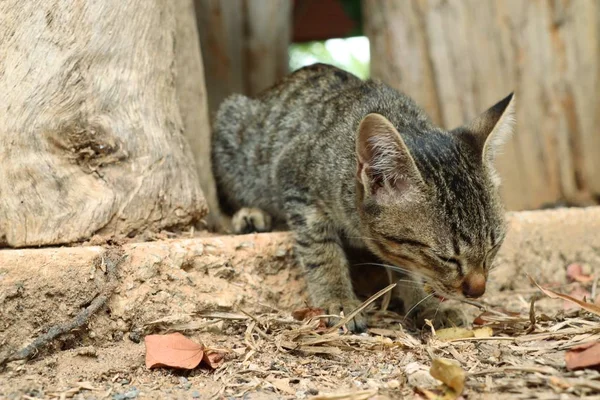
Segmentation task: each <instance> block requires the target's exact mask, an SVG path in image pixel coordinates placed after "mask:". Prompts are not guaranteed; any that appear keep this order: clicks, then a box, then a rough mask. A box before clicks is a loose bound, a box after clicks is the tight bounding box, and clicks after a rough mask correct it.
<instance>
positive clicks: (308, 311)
mask: <svg viewBox="0 0 600 400" xmlns="http://www.w3.org/2000/svg"><path fill="white" fill-rule="evenodd" d="M324 314H325V310H323V309H322V308H313V307H305V308H300V309H298V310H295V311H293V312H292V317H294V319H296V320H298V321H306V320H309V319H311V318H315V317H318V316H319V315H324ZM325 328H327V321H326V320H325V318H321V319H319V326H317V331H318V330H323V329H325Z"/></svg>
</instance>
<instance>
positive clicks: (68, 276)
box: [0, 207, 600, 354]
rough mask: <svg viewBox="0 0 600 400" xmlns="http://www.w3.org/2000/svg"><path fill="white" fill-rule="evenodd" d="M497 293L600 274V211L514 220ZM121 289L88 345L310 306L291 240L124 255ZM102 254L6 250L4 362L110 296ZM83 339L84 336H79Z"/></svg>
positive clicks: (1, 274) (93, 324)
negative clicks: (171, 322) (149, 330)
mask: <svg viewBox="0 0 600 400" xmlns="http://www.w3.org/2000/svg"><path fill="white" fill-rule="evenodd" d="M509 217H510V231H509V235H508V237H507V239H506V242H505V245H504V247H503V248H502V250H501V253H500V255H499V260H498V267H497V269H496V270H495V271H494V272H493V275H492V277H491V282H490V286H489V288H490V292H493V291H498V290H512V289H524V288H529V287H530V286H529V282H528V281H527V279H526V275H525V274H526V273H527V274H530V275H531V276H533V277H534V278H535V279H537V280H538V281H539V282H562V281H564V280H565V266H566V265H567V264H569V263H571V262H582V263H589V264H590V265H592V266H593V267H597V266H598V265H600V207H594V208H585V209H558V210H550V211H535V212H520V213H512V214H510V215H509ZM122 250H123V251H124V253H125V254H126V255H127V259H126V260H125V261H124V262H123V263H122V264H121V265H120V266H119V269H118V275H119V286H118V288H117V290H116V292H115V294H114V295H113V296H112V298H111V299H110V301H109V303H108V307H107V310H106V312H102V313H100V314H98V315H95V316H94V317H93V318H92V320H91V321H90V323H89V325H88V332H87V335H84V336H85V338H86V339H85V340H87V341H92V342H96V343H98V342H103V341H104V342H105V341H107V340H108V341H110V340H112V339H113V338H119V337H122V334H127V333H128V332H130V331H133V330H136V329H139V328H141V327H142V326H143V325H144V324H146V323H148V322H150V321H153V320H156V319H159V318H163V317H165V316H169V315H173V314H197V313H201V312H208V311H223V310H226V311H232V310H235V309H236V308H238V307H242V308H244V309H245V310H248V311H250V312H255V313H257V312H261V311H264V310H266V309H268V308H269V307H276V308H278V309H292V308H294V307H297V306H299V305H301V304H302V303H303V301H304V299H305V287H304V282H303V280H302V274H301V271H300V269H299V268H297V267H296V266H295V264H294V262H293V254H292V243H291V236H290V235H289V234H288V233H285V232H282V233H269V234H259V235H244V236H221V237H204V238H193V239H173V240H165V241H158V242H146V243H134V244H127V245H124V246H123V247H122ZM105 251H106V250H105V249H104V248H102V247H63V248H44V249H25V250H2V251H0V354H2V353H5V352H7V351H9V350H12V349H15V348H19V347H22V346H24V345H26V344H28V343H29V342H31V340H32V338H34V337H36V336H38V335H39V334H40V333H42V332H44V331H45V330H46V329H47V328H48V327H49V326H51V325H54V324H56V323H60V322H64V321H66V320H68V319H70V318H72V317H73V316H74V315H76V314H77V313H78V312H79V311H80V310H81V309H82V308H83V307H85V306H87V305H88V304H89V303H90V302H91V301H92V300H93V298H94V297H95V296H96V295H97V294H98V293H99V292H100V291H101V290H102V287H103V285H104V284H105V280H106V278H105V273H104V272H103V268H102V261H101V260H102V256H103V254H104V253H105ZM80 336H81V335H80Z"/></svg>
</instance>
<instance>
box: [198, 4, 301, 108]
mask: <svg viewBox="0 0 600 400" xmlns="http://www.w3.org/2000/svg"><path fill="white" fill-rule="evenodd" d="M195 4H196V12H197V18H198V28H199V31H200V42H201V45H202V55H203V58H204V63H205V64H204V65H205V77H206V89H207V92H208V98H209V109H210V111H211V113H214V112H215V111H216V110H217V108H218V107H219V104H221V102H222V101H223V100H224V99H225V98H226V97H227V96H229V95H230V94H232V93H243V94H248V95H254V94H256V93H258V92H260V91H261V90H263V89H266V88H267V87H269V86H271V85H272V84H273V83H275V82H276V81H277V80H279V79H280V78H281V77H282V76H284V75H286V74H287V73H288V47H289V44H290V40H291V19H292V2H291V1H288V0H240V1H228V0H195Z"/></svg>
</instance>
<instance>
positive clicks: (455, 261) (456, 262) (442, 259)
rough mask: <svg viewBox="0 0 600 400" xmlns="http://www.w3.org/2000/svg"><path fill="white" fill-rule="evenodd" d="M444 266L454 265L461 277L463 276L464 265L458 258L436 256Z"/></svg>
mask: <svg viewBox="0 0 600 400" xmlns="http://www.w3.org/2000/svg"><path fill="white" fill-rule="evenodd" d="M435 256H436V257H437V259H438V260H439V261H440V263H441V264H442V265H446V264H452V265H453V266H454V268H456V271H457V272H458V274H459V275H460V276H463V269H462V263H461V262H460V260H459V259H458V258H456V257H452V256H450V257H444V256H440V255H439V254H436V255H435Z"/></svg>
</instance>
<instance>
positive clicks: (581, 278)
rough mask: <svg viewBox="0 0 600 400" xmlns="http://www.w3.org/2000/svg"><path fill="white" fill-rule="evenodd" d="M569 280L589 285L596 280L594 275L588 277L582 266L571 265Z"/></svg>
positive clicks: (568, 273)
mask: <svg viewBox="0 0 600 400" xmlns="http://www.w3.org/2000/svg"><path fill="white" fill-rule="evenodd" d="M567 278H569V280H571V281H572V282H581V283H588V282H592V281H593V280H594V276H593V275H586V274H585V273H584V271H583V266H582V265H581V264H569V266H568V267H567Z"/></svg>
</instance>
